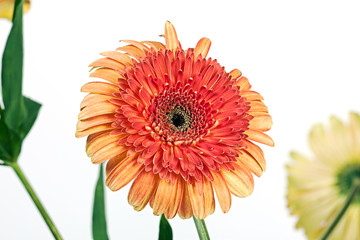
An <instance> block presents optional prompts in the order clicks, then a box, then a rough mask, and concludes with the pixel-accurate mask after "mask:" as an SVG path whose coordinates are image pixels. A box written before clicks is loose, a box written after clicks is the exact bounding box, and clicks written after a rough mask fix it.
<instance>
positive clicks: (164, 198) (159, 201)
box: [152, 178, 176, 215]
mask: <svg viewBox="0 0 360 240" xmlns="http://www.w3.org/2000/svg"><path fill="white" fill-rule="evenodd" d="M175 189H176V188H175V186H174V185H172V184H171V183H169V182H167V181H166V180H165V178H163V179H160V182H159V186H158V188H157V190H156V194H155V197H154V203H153V206H152V207H153V213H154V215H161V214H163V213H164V212H165V211H166V209H167V207H168V206H169V203H170V200H171V195H172V193H173V191H174V190H175Z"/></svg>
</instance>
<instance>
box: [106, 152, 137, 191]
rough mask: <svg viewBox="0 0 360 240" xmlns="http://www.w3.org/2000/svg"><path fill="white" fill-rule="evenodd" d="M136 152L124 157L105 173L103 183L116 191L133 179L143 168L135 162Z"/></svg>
mask: <svg viewBox="0 0 360 240" xmlns="http://www.w3.org/2000/svg"><path fill="white" fill-rule="evenodd" d="M137 157H138V154H134V155H132V156H129V157H127V158H125V159H124V160H123V161H121V162H120V163H119V164H118V165H117V166H115V167H114V168H113V169H112V170H111V172H108V173H107V178H106V181H105V184H106V185H107V186H108V187H109V188H110V189H111V190H112V191H117V190H119V189H120V188H122V187H124V186H125V185H126V184H128V183H129V182H130V181H131V180H133V179H134V178H135V177H136V176H137V175H138V174H139V172H141V170H142V169H143V168H144V166H143V165H140V164H137V163H136V159H137Z"/></svg>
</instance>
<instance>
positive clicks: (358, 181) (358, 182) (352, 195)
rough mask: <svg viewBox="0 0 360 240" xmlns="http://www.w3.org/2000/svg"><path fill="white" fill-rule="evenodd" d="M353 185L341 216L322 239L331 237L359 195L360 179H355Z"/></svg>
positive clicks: (338, 216)
mask: <svg viewBox="0 0 360 240" xmlns="http://www.w3.org/2000/svg"><path fill="white" fill-rule="evenodd" d="M353 185H354V186H353V188H352V190H351V191H350V195H349V196H348V198H347V199H346V201H345V204H344V206H343V208H342V209H341V210H340V212H339V214H338V215H337V216H336V218H335V220H334V221H333V222H332V224H331V225H330V227H329V228H328V229H327V230H326V232H325V234H324V235H323V237H322V238H321V239H322V240H325V239H327V238H328V237H329V235H330V234H331V232H332V231H333V230H334V228H335V227H336V225H337V224H338V223H339V222H340V220H341V218H342V216H343V215H344V214H345V212H346V210H347V209H348V208H349V206H350V204H351V202H352V201H353V200H354V198H355V196H356V194H358V193H359V191H360V178H355V179H354V184H353Z"/></svg>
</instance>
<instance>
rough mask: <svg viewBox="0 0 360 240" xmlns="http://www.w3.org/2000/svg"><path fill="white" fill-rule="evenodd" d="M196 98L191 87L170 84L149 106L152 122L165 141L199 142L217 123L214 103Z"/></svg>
mask: <svg viewBox="0 0 360 240" xmlns="http://www.w3.org/2000/svg"><path fill="white" fill-rule="evenodd" d="M196 97H197V94H196V93H194V92H193V91H192V90H191V89H189V88H187V89H183V88H181V87H179V88H174V87H167V88H166V89H165V90H164V91H163V92H161V93H159V94H158V95H157V96H156V97H155V98H154V99H153V101H152V104H151V105H150V106H149V110H150V112H151V115H152V117H151V118H152V119H151V121H152V123H153V127H154V129H155V131H156V132H157V134H158V135H159V136H160V138H161V139H162V140H163V141H166V142H170V143H174V142H179V141H180V142H184V143H186V144H188V143H192V142H193V141H195V142H196V141H198V140H199V139H200V138H201V137H202V136H203V135H205V134H206V133H207V128H208V127H209V126H212V125H213V124H212V122H213V121H214V120H213V118H212V114H211V108H210V105H209V104H206V102H205V101H201V102H199V101H198V100H197V99H196Z"/></svg>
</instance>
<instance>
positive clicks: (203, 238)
mask: <svg viewBox="0 0 360 240" xmlns="http://www.w3.org/2000/svg"><path fill="white" fill-rule="evenodd" d="M193 219H194V222H195V226H196V230H197V232H198V234H199V238H200V240H210V237H209V233H208V231H207V229H206V225H205V221H204V219H197V218H196V217H195V216H193Z"/></svg>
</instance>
